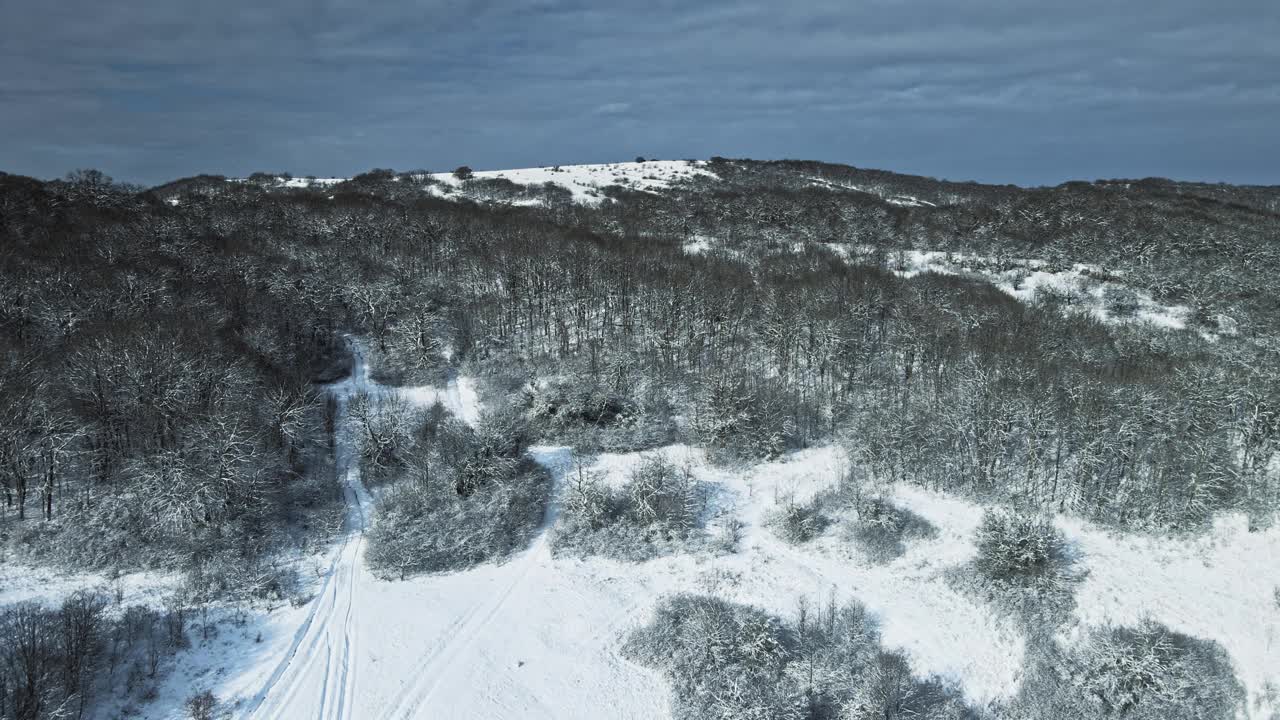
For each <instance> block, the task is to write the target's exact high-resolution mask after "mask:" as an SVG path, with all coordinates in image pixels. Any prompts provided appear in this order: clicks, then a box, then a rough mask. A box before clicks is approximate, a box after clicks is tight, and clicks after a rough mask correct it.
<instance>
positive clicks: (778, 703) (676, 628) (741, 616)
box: [623, 595, 968, 720]
mask: <svg viewBox="0 0 1280 720" xmlns="http://www.w3.org/2000/svg"><path fill="white" fill-rule="evenodd" d="M623 652H624V654H625V655H627V656H628V657H629V658H631V659H632V660H634V661H636V662H639V663H641V664H644V665H646V666H649V667H652V668H656V669H659V670H661V671H662V672H663V673H664V674H665V675H666V676H667V678H668V679H669V680H670V682H671V685H672V691H673V692H672V705H673V708H672V709H673V711H674V712H673V713H672V714H673V715H674V716H675V717H678V718H696V719H700V718H725V719H734V720H736V719H737V718H759V719H760V720H764V719H766V718H768V719H770V720H772V719H773V718H794V719H795V720H800V719H802V718H804V719H808V718H813V719H815V720H816V719H818V718H850V719H857V720H862V719H864V718H865V719H866V720H872V719H873V718H874V719H876V720H880V719H883V718H904V719H905V718H937V719H939V720H941V719H942V718H957V719H958V718H962V717H967V716H968V711H967V709H966V708H965V707H964V705H963V704H962V703H961V702H960V700H959V697H958V695H957V693H955V692H954V691H953V690H951V689H949V688H948V687H946V686H945V685H943V684H942V683H941V682H939V681H937V680H935V679H920V678H917V677H915V676H914V675H913V674H912V672H911V668H910V665H909V663H908V662H907V660H906V658H905V657H903V656H902V655H900V654H898V653H893V652H888V651H886V650H884V649H883V648H882V647H881V646H880V636H879V633H878V631H877V629H876V627H875V623H874V622H873V620H872V619H871V617H870V616H869V615H868V613H867V612H866V609H865V608H863V607H862V606H861V605H859V604H858V603H849V604H847V605H844V606H837V605H836V604H835V602H834V600H832V601H831V602H830V603H828V604H827V605H826V606H825V607H824V608H821V609H819V610H817V611H816V612H813V611H811V609H810V605H809V604H808V603H807V602H805V601H804V600H802V601H801V602H800V605H799V608H798V612H797V615H796V617H795V618H793V619H792V620H791V621H789V622H787V621H783V620H781V619H779V618H777V617H773V616H771V615H768V614H766V613H764V612H762V611H760V610H757V609H755V608H752V607H748V606H745V605H738V604H734V603H730V602H727V601H724V600H720V599H716V598H711V597H706V596H698V595H676V596H673V597H669V598H666V599H664V600H663V601H662V602H661V603H660V604H659V605H658V608H657V611H656V612H655V614H654V620H653V622H652V623H650V624H649V625H647V626H645V627H642V628H640V629H639V630H637V631H635V632H634V633H633V634H632V635H631V636H630V637H629V638H628V639H627V641H626V643H625V644H624V645H623Z"/></svg>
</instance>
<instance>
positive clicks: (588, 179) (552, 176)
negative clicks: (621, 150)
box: [431, 160, 716, 205]
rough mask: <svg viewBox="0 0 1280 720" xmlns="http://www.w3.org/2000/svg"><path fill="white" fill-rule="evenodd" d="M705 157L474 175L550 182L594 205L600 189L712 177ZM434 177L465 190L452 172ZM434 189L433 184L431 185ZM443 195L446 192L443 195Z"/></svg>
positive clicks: (660, 186) (648, 187) (655, 186)
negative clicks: (689, 159) (693, 159)
mask: <svg viewBox="0 0 1280 720" xmlns="http://www.w3.org/2000/svg"><path fill="white" fill-rule="evenodd" d="M706 165H707V163H706V162H705V161H688V160H648V161H646V162H624V163H604V164H599V165H558V166H554V167H538V168H517V169H513V170H477V171H475V172H474V173H472V177H473V178H475V179H487V178H504V179H506V180H510V181H511V182H513V183H515V184H517V185H543V184H545V183H551V184H553V185H558V186H560V187H562V188H565V189H567V190H569V191H570V192H571V193H573V200H574V202H578V203H583V204H588V205H596V204H599V203H600V202H602V201H603V199H604V195H603V194H602V193H601V190H602V189H603V188H605V187H608V186H610V185H621V186H623V187H626V188H629V189H632V190H642V191H645V192H653V191H658V190H664V189H667V188H669V187H671V186H672V185H674V184H675V183H678V182H682V181H685V180H689V179H692V178H695V177H708V178H715V177H716V175H715V174H714V173H712V172H711V171H710V170H707V169H706ZM432 178H434V179H435V180H436V181H438V182H440V183H442V184H443V185H445V186H448V187H449V188H451V189H452V190H453V191H454V192H462V193H464V194H465V191H466V183H465V182H464V181H463V180H460V179H459V178H458V177H456V176H455V175H454V174H453V173H434V174H433V175H432ZM431 187H432V190H433V191H434V190H435V188H436V186H431ZM446 197H447V195H446Z"/></svg>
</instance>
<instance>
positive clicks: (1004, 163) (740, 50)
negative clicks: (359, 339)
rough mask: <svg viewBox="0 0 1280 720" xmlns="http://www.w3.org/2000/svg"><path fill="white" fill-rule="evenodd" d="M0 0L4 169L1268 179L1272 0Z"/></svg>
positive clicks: (1275, 105)
mask: <svg viewBox="0 0 1280 720" xmlns="http://www.w3.org/2000/svg"><path fill="white" fill-rule="evenodd" d="M20 5H24V4H23V3H9V4H6V5H4V6H3V8H0V64H3V66H4V67H5V68H6V72H5V73H3V74H0V133H3V137H4V138H5V142H4V143H0V169H4V170H8V171H11V172H23V173H29V174H34V175H38V176H53V175H60V174H62V173H63V172H65V171H67V170H69V169H71V168H72V167H75V166H93V165H99V166H102V167H103V169H105V170H107V171H108V172H110V173H112V174H114V175H116V176H117V177H121V178H125V179H129V180H136V181H143V182H160V181H163V180H166V179H170V178H173V177H177V176H183V175H191V174H195V173H198V172H220V173H225V174H243V173H248V172H251V171H253V170H257V169H287V170H291V171H293V172H295V173H297V174H350V173H354V172H358V171H360V170H362V169H367V168H369V167H375V166H383V167H399V168H414V167H428V168H448V167H454V166H457V165H460V164H464V163H465V164H469V165H471V166H473V167H477V168H483V167H503V166H507V167H514V166H528V165H546V164H567V163H573V162H598V161H608V160H617V159H625V158H629V157H633V156H635V155H636V154H637V153H638V152H643V153H644V154H645V155H646V156H649V155H656V156H660V157H695V156H701V157H706V156H709V155H726V156H752V157H809V158H817V159H825V160H832V161H843V162H851V163H853V164H857V165H860V166H864V167H876V166H878V167H886V168H890V169H897V170H902V171H908V172H921V173H925V174H930V175H936V176H946V177H953V178H976V179H983V180H991V181H998V182H1005V181H1013V182H1023V183H1042V182H1058V181H1061V180H1064V179H1067V178H1070V177H1083V178H1093V177H1100V176H1139V175H1148V174H1159V175H1169V176H1180V177H1194V178H1205V179H1222V180H1234V181H1246V182H1272V183H1274V182H1280V177H1277V173H1278V172H1280V170H1277V168H1278V167H1280V165H1277V163H1276V159H1277V157H1280V148H1278V147H1277V140H1276V139H1275V137H1276V136H1275V133H1274V130H1273V129H1272V128H1274V127H1275V126H1277V125H1280V77H1278V76H1277V75H1276V74H1275V73H1274V72H1273V69H1274V68H1276V67H1280V43H1275V42H1274V38H1275V37H1278V36H1280V13H1277V12H1276V10H1275V9H1274V4H1273V2H1272V1H1271V0H1247V1H1246V0H1224V2H1220V3H1214V4H1212V5H1206V4H1205V3H1203V2H1202V1H1201V0H1164V1H1163V2H1161V3H1156V4H1147V5H1143V6H1140V7H1139V6H1135V5H1132V4H1124V3H1114V2H1110V1H1109V0H1080V1H1079V2H1075V3H1034V2H1027V1H1023V0H974V1H973V2H970V3H965V4H964V5H963V6H957V5H955V4H954V3H951V2H944V1H943V0H922V1H921V2H911V3H905V2H901V1H900V0H869V1H868V2H859V3H848V2H846V1H845V0H838V1H837V0H811V1H810V2H805V3H791V4H786V3H782V4H780V3H775V2H766V1H765V0H738V1H735V2H727V1H723V0H711V1H710V2H701V3H684V2H679V3H677V2H673V1H671V0H656V1H655V2H650V3H644V4H636V3H624V2H609V1H608V0H604V1H593V2H586V1H585V0H582V1H578V0H532V1H530V2H522V3H507V2H494V1H460V0H390V1H389V2H386V3H377V4H374V5H372V6H370V5H365V4H360V3H355V2H351V1H350V0H319V1H316V0H280V1H278V2H273V3H270V4H269V6H266V7H264V6H263V4H261V3H257V2H250V1H249V0H227V1H226V2H222V3H216V4H209V3H197V2H194V1H193V0H165V1H164V2H161V1H160V0H134V1H133V2H129V3H116V4H102V3H99V2H90V1H89V0H61V1H60V2H58V3H25V5H27V7H19V6H20Z"/></svg>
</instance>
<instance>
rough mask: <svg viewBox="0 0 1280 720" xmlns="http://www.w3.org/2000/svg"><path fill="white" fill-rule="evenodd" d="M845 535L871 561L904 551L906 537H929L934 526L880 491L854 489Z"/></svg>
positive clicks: (885, 559)
mask: <svg viewBox="0 0 1280 720" xmlns="http://www.w3.org/2000/svg"><path fill="white" fill-rule="evenodd" d="M853 508H854V511H855V513H856V514H855V517H854V519H853V521H852V522H851V523H850V526H849V529H848V535H849V538H850V539H851V540H852V541H853V542H854V544H855V545H857V546H858V547H859V548H860V549H861V550H862V551H863V552H865V553H866V554H867V556H868V557H869V558H871V559H872V560H873V561H875V562H887V561H889V560H892V559H894V558H897V557H899V556H901V555H902V554H903V552H905V551H906V541H907V540H909V539H913V538H927V537H933V536H934V535H936V534H937V532H938V530H937V528H935V527H934V526H933V525H931V524H930V523H929V521H928V520H925V519H924V518H922V517H920V516H919V515H917V514H915V513H913V512H911V511H910V510H908V509H906V508H904V507H900V506H898V505H895V504H894V503H892V502H891V501H889V500H888V499H887V498H885V497H884V496H883V495H878V494H865V493H858V494H857V495H856V496H855V497H854V499H853Z"/></svg>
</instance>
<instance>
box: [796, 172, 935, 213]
mask: <svg viewBox="0 0 1280 720" xmlns="http://www.w3.org/2000/svg"><path fill="white" fill-rule="evenodd" d="M809 180H810V181H811V182H812V183H813V184H815V185H820V186H822V187H827V188H831V189H833V190H853V191H854V192H860V193H866V194H868V195H875V196H876V197H879V198H880V199H882V200H884V201H885V202H887V203H889V204H890V205H897V206H899V207H937V206H938V205H937V203H931V202H929V201H928V200H921V199H920V198H918V197H915V196H914V195H895V194H893V193H888V192H885V191H884V190H883V189H882V188H879V187H865V186H862V185H845V184H843V183H837V182H832V181H830V180H826V179H823V178H817V177H815V178H810V179H809Z"/></svg>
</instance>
